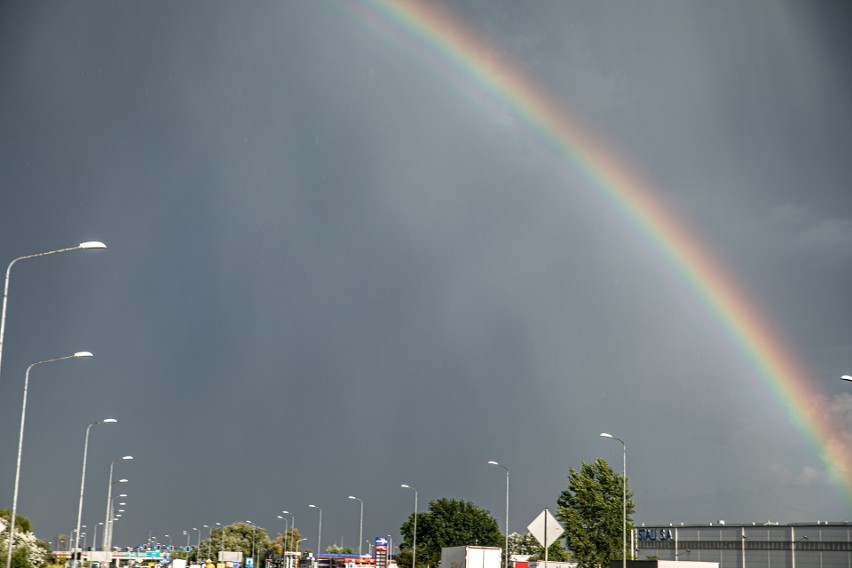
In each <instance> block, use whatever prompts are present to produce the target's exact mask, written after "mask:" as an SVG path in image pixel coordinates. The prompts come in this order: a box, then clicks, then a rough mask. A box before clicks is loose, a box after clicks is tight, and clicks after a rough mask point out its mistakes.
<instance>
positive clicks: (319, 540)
mask: <svg viewBox="0 0 852 568" xmlns="http://www.w3.org/2000/svg"><path fill="white" fill-rule="evenodd" d="M308 507H310V508H312V509H317V510H318V511H319V528H318V529H317V554H320V551H321V550H322V507H317V506H316V505H308Z"/></svg>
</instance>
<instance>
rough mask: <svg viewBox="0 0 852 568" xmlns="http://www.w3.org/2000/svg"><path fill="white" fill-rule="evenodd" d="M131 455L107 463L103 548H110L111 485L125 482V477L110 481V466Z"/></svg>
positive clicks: (129, 458) (129, 457) (127, 458)
mask: <svg viewBox="0 0 852 568" xmlns="http://www.w3.org/2000/svg"><path fill="white" fill-rule="evenodd" d="M132 459H133V456H123V457H120V458H116V459H114V460H112V461H111V462H110V463H109V482H108V483H107V505H106V518H105V519H104V537H103V541H104V542H103V548H104V550H111V549H112V486H113V485H115V484H116V483H127V480H126V479H119V480H118V481H116V482H115V483H113V482H112V468H113V466H114V465H115V462H117V461H121V460H132Z"/></svg>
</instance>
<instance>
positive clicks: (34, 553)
mask: <svg viewBox="0 0 852 568" xmlns="http://www.w3.org/2000/svg"><path fill="white" fill-rule="evenodd" d="M11 518H12V513H11V511H10V510H9V509H0V558H6V555H7V553H8V543H9V536H8V535H9V533H8V530H9V525H10V522H9V521H10V519H11ZM12 540H13V542H12V546H13V550H12V568H41V567H42V566H44V565H45V563H46V562H47V559H48V557H49V556H50V551H49V550H48V546H47V543H44V542H43V541H39V540H38V539H37V538H36V536H35V533H33V532H32V526H31V525H30V520H29V519H28V518H26V517H22V516H20V515H15V534H14V538H13V539H12Z"/></svg>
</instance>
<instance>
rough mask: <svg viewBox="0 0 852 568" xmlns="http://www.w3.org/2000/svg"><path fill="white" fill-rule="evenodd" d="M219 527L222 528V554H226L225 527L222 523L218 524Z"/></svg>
mask: <svg viewBox="0 0 852 568" xmlns="http://www.w3.org/2000/svg"><path fill="white" fill-rule="evenodd" d="M216 526H217V527H222V550H221V552H225V526H224V525H223V524H222V523H216ZM219 556H221V554H219Z"/></svg>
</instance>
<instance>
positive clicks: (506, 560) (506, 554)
mask: <svg viewBox="0 0 852 568" xmlns="http://www.w3.org/2000/svg"><path fill="white" fill-rule="evenodd" d="M488 464H489V465H496V466H498V467H502V468H503V469H505V470H506V549H505V550H504V551H503V557H504V560H503V568H509V468H508V467H506V466H505V465H503V464H501V463H497V462H496V461H494V460H491V461H489V462H488Z"/></svg>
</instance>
